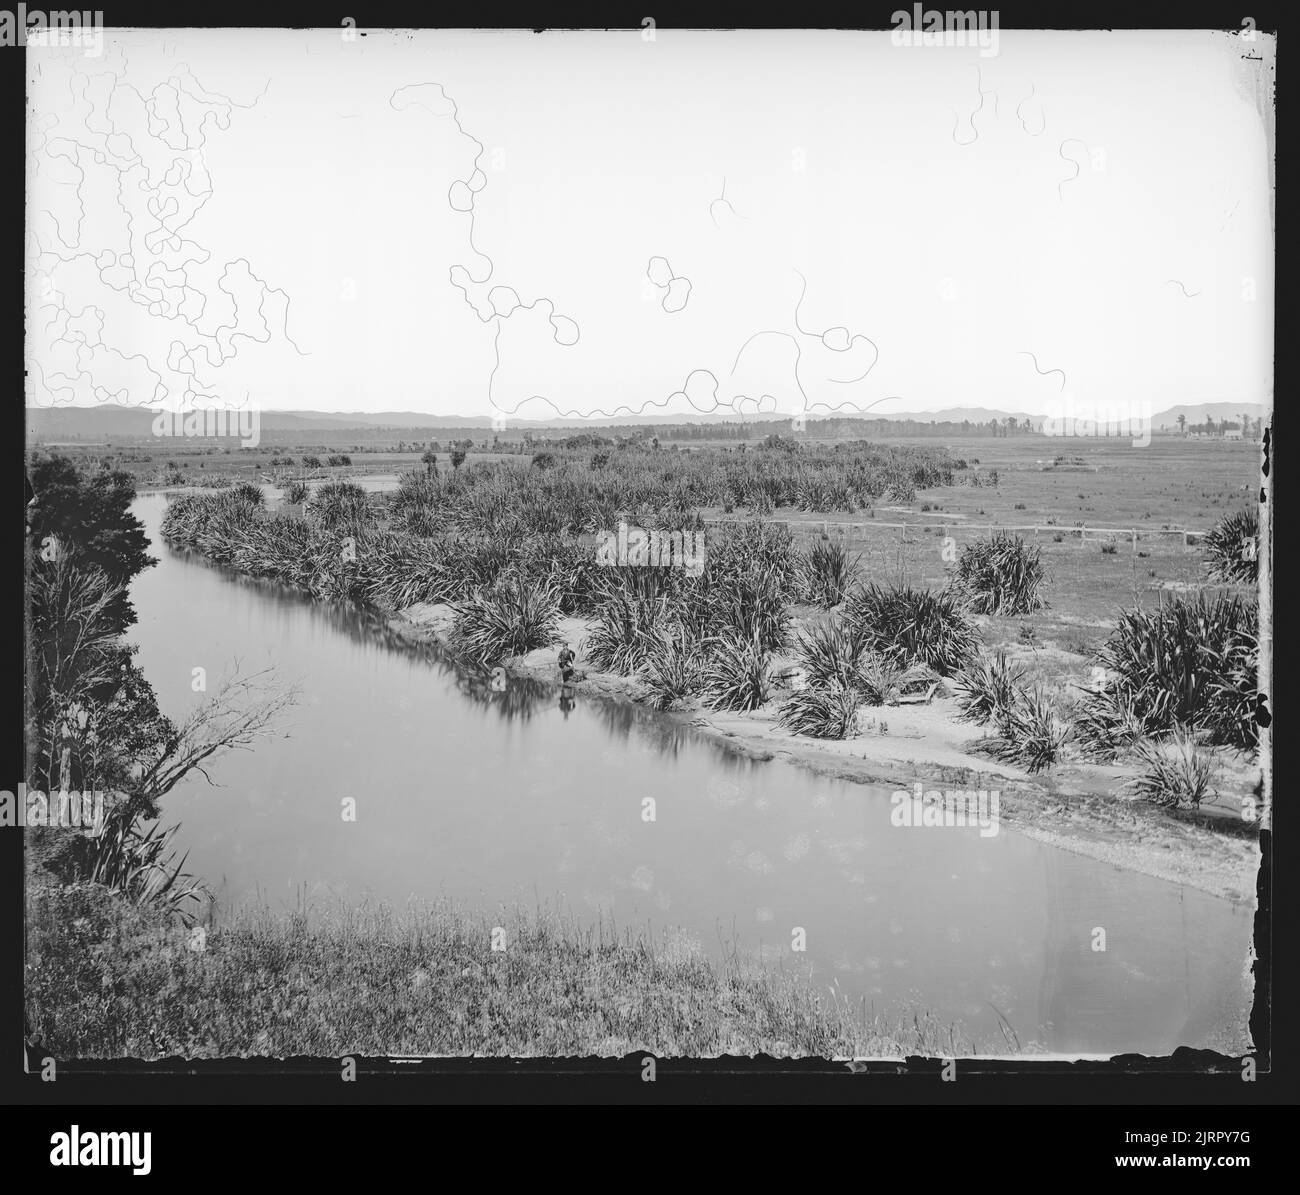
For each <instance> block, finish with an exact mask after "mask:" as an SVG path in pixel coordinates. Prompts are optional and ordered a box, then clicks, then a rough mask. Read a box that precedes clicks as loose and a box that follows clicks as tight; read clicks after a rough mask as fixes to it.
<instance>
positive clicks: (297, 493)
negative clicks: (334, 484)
mask: <svg viewBox="0 0 1300 1195" xmlns="http://www.w3.org/2000/svg"><path fill="white" fill-rule="evenodd" d="M310 497H311V490H310V489H309V488H308V486H307V483H306V482H302V481H294V482H290V483H289V487H288V489H286V490H285V492H284V500H285V501H286V502H288V503H289V505H290V506H301V505H302V504H303V503H304V502H306V501H307V499H308V498H310Z"/></svg>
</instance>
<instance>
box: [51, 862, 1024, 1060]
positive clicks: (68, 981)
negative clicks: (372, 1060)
mask: <svg viewBox="0 0 1300 1195" xmlns="http://www.w3.org/2000/svg"><path fill="white" fill-rule="evenodd" d="M27 926H28V933H27V956H26V963H27V966H26V981H25V998H26V1014H27V1039H28V1042H29V1043H30V1044H31V1045H33V1046H35V1047H38V1048H39V1049H40V1050H42V1051H44V1052H45V1053H47V1054H49V1055H50V1056H52V1057H55V1058H61V1059H70V1058H76V1059H93V1058H140V1059H150V1060H152V1059H160V1058H169V1057H177V1056H179V1057H183V1058H188V1059H211V1058H223V1057H247V1056H261V1057H274V1058H287V1057H292V1056H311V1057H317V1058H320V1057H326V1058H329V1057H334V1058H342V1057H344V1056H348V1055H352V1056H357V1057H383V1056H391V1055H399V1056H401V1055H410V1056H423V1057H470V1056H475V1057H515V1058H521V1057H547V1058H564V1057H590V1056H599V1057H603V1058H611V1057H614V1058H617V1057H622V1056H624V1055H627V1054H636V1053H642V1052H644V1053H649V1054H653V1055H654V1056H655V1057H658V1058H672V1057H692V1058H716V1057H719V1056H722V1055H726V1054H730V1055H735V1056H744V1057H752V1056H754V1055H756V1054H769V1055H772V1056H774V1057H781V1058H797V1057H819V1058H843V1059H853V1058H856V1059H861V1058H904V1057H907V1056H908V1055H924V1056H931V1057H935V1056H945V1057H946V1056H954V1055H955V1054H962V1055H969V1054H972V1053H978V1052H981V1050H980V1047H978V1046H977V1045H976V1044H975V1043H972V1042H969V1041H967V1040H966V1039H964V1038H963V1037H961V1036H960V1035H955V1031H954V1030H952V1029H951V1027H947V1026H941V1025H939V1024H938V1023H937V1022H935V1021H933V1020H931V1019H929V1018H927V1017H925V1016H924V1015H918V1016H916V1017H915V1018H912V1017H909V1018H908V1019H907V1020H906V1022H905V1023H904V1022H903V1021H901V1020H900V1021H899V1022H898V1023H897V1024H896V1025H890V1024H887V1023H885V1022H884V1021H882V1020H881V1019H880V1018H877V1017H875V1016H873V1015H872V1014H870V1013H869V1012H868V1011H867V1010H866V1009H865V1008H863V1007H862V1006H860V1005H859V1006H857V1007H850V1006H848V1005H847V1004H846V1003H844V1002H837V1001H835V1000H834V999H833V998H828V996H827V995H826V988H825V985H824V984H818V985H817V988H816V991H814V989H813V986H812V985H811V984H809V983H806V982H804V981H802V980H800V979H798V978H796V977H795V976H793V975H791V974H790V973H789V972H783V971H780V970H776V969H773V968H770V967H769V968H764V967H759V966H757V965H748V964H742V963H741V962H740V961H739V959H737V960H736V961H735V962H734V963H730V962H729V963H726V964H723V965H718V964H714V963H712V962H710V961H709V960H708V959H707V958H705V957H703V956H702V955H701V954H700V953H699V949H698V947H697V946H692V945H691V944H690V943H689V942H688V941H686V940H685V939H684V938H681V937H678V936H673V935H663V936H660V937H657V938H651V937H649V936H648V935H646V934H645V933H637V934H631V933H628V932H626V931H622V930H619V931H617V932H616V931H615V930H614V929H613V928H612V927H611V926H610V925H608V924H606V925H603V926H599V925H598V926H596V927H594V928H592V927H587V928H580V927H578V926H577V925H576V924H574V923H572V922H569V921H566V920H564V919H562V918H560V917H559V916H557V915H553V914H549V913H546V912H544V911H536V912H528V911H516V912H514V913H512V914H507V915H498V917H497V919H496V920H491V919H489V918H487V917H486V916H483V915H471V914H466V913H464V912H462V911H460V910H458V909H456V908H454V907H452V906H450V905H436V906H427V907H422V906H411V907H409V908H406V909H403V910H394V909H391V908H389V907H387V906H384V905H377V906H370V905H363V906H359V907H358V906H339V907H338V908H333V909H316V908H313V909H310V910H309V911H307V912H305V913H304V912H298V913H289V914H286V913H273V912H271V911H270V910H268V909H265V908H263V909H253V910H245V911H242V912H241V913H239V914H237V915H236V917H235V918H234V919H233V921H232V922H231V923H230V924H227V925H220V924H219V925H214V926H211V927H202V928H186V927H185V926H183V925H181V924H180V923H179V922H178V921H176V920H174V919H172V918H169V917H167V916H166V915H165V914H163V913H161V912H160V911H158V910H157V909H154V908H150V907H148V906H137V905H134V904H132V903H130V902H129V901H127V900H126V899H124V898H123V897H121V896H119V895H117V894H116V893H114V892H111V891H109V890H108V889H107V888H103V887H100V886H99V885H95V884H73V885H67V886H60V885H57V884H55V883H52V882H51V881H50V878H49V877H48V876H46V875H44V874H43V873H41V872H40V871H39V870H32V869H29V874H28V884H27ZM995 1048H996V1051H997V1052H998V1053H1000V1054H1005V1053H1008V1052H1010V1050H1011V1049H1012V1046H1011V1043H1009V1042H1003V1041H999V1042H997V1043H996V1046H995ZM985 1052H987V1051H985Z"/></svg>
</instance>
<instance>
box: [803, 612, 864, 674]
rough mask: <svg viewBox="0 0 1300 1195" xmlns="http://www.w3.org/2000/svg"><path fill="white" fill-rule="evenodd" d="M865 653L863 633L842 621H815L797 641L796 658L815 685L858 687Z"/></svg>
mask: <svg viewBox="0 0 1300 1195" xmlns="http://www.w3.org/2000/svg"><path fill="white" fill-rule="evenodd" d="M865 653H866V642H865V640H864V638H863V636H862V635H861V634H859V633H858V632H857V631H855V630H854V629H853V627H851V626H850V625H849V624H848V623H846V622H843V621H841V620H826V621H823V622H817V623H814V624H813V625H812V626H810V627H809V628H808V629H807V630H806V631H802V632H800V634H799V637H798V640H797V641H796V643H795V658H796V659H797V660H798V661H799V666H800V667H801V668H802V669H803V672H804V675H805V676H806V677H807V680H808V684H809V685H810V686H812V687H813V688H821V689H824V688H828V687H829V686H831V685H841V686H843V687H856V686H857V685H858V684H859V683H860V680H861V668H862V659H863V656H864V655H865Z"/></svg>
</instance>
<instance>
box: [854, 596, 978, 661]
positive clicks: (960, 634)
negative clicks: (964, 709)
mask: <svg viewBox="0 0 1300 1195" xmlns="http://www.w3.org/2000/svg"><path fill="white" fill-rule="evenodd" d="M845 617H846V619H847V620H848V622H849V624H850V625H851V626H853V627H854V628H856V630H857V631H858V632H859V633H860V634H861V635H862V636H863V638H864V640H865V642H866V644H867V646H868V647H869V648H870V649H871V650H872V651H875V652H877V653H879V654H880V655H883V656H885V657H886V658H888V659H889V660H890V661H891V662H892V663H894V664H895V665H897V666H899V667H903V668H906V667H907V666H909V665H911V664H925V665H926V666H928V667H930V668H933V669H934V670H935V671H936V672H938V673H939V674H940V675H942V676H951V675H952V674H953V673H954V672H956V671H958V670H959V669H960V668H962V667H964V666H965V665H966V663H967V662H969V661H970V660H971V659H972V658H973V657H974V655H975V652H976V651H977V650H978V648H979V633H978V631H977V630H976V628H975V627H974V625H973V624H972V623H971V622H970V620H969V619H968V618H967V617H966V615H965V614H964V613H963V611H962V610H961V609H960V607H959V606H958V603H957V599H956V597H955V596H954V595H953V594H952V593H950V592H940V593H935V592H932V591H931V590H928V589H913V588H912V587H911V586H910V585H895V586H893V587H891V588H884V587H882V586H880V585H877V584H876V583H875V582H874V581H873V582H872V583H871V584H870V585H868V586H866V587H865V588H862V589H858V590H855V591H854V592H853V593H852V594H850V595H849V598H848V601H847V604H846V611H845Z"/></svg>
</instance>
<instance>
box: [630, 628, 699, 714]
mask: <svg viewBox="0 0 1300 1195" xmlns="http://www.w3.org/2000/svg"><path fill="white" fill-rule="evenodd" d="M702 652H703V646H702V645H701V644H700V643H698V642H696V641H695V640H692V639H691V638H690V637H689V636H688V635H687V633H686V632H685V631H684V630H682V629H681V628H678V629H677V631H676V632H675V633H674V632H670V631H667V630H664V629H662V628H660V629H658V630H657V631H656V632H655V633H654V635H653V637H652V638H651V640H650V642H649V644H648V645H647V647H646V652H645V659H644V660H643V661H642V664H641V674H642V679H643V680H644V682H645V686H646V695H647V696H648V697H649V699H650V704H651V705H652V706H654V708H655V709H657V710H669V709H674V708H676V707H677V706H679V705H681V704H682V703H683V702H685V701H687V700H689V699H690V698H691V697H693V696H694V695H695V694H696V693H697V692H699V688H700V670H701V655H702Z"/></svg>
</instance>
